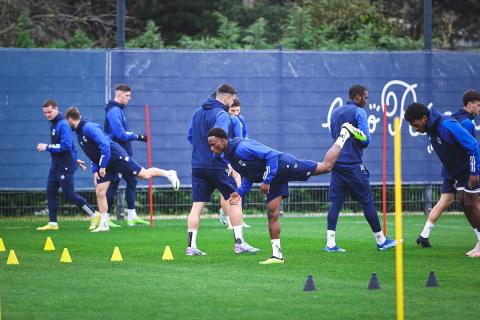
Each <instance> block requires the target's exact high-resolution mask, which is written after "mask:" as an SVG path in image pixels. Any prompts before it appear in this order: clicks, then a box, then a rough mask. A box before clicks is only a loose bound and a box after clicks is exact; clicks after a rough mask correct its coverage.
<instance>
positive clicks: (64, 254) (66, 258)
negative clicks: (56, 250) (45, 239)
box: [49, 237, 72, 263]
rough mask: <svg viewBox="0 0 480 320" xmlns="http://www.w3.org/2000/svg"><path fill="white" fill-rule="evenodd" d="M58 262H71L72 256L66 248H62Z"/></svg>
mask: <svg viewBox="0 0 480 320" xmlns="http://www.w3.org/2000/svg"><path fill="white" fill-rule="evenodd" d="M49 238H50V237H49ZM60 262H64V263H72V257H70V252H68V249H67V248H63V252H62V256H61V257H60Z"/></svg>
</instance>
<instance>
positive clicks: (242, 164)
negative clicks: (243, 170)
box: [238, 160, 247, 167]
mask: <svg viewBox="0 0 480 320" xmlns="http://www.w3.org/2000/svg"><path fill="white" fill-rule="evenodd" d="M238 164H239V165H241V166H242V167H246V166H247V164H246V163H245V162H243V161H242V160H238Z"/></svg>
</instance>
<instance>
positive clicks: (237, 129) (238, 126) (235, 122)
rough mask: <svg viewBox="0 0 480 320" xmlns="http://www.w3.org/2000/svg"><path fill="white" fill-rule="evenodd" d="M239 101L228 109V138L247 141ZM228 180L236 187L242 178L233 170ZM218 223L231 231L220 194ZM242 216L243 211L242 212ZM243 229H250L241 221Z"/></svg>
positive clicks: (243, 200) (225, 205)
mask: <svg viewBox="0 0 480 320" xmlns="http://www.w3.org/2000/svg"><path fill="white" fill-rule="evenodd" d="M240 105H241V103H240V99H238V98H235V99H234V100H233V104H232V106H231V107H230V108H228V114H229V115H230V124H229V126H228V138H229V139H233V138H237V137H239V138H245V139H248V129H247V123H246V122H245V118H244V117H243V116H241V115H240ZM229 175H230V180H231V182H232V184H233V185H234V186H236V187H238V186H240V184H241V183H242V177H240V175H239V174H238V173H237V172H235V171H234V170H231V171H230V174H229ZM220 205H221V208H220V222H221V223H222V224H225V225H227V226H228V229H233V227H232V224H231V223H230V218H229V217H228V215H226V214H225V210H223V208H225V207H227V205H228V204H227V201H226V200H225V199H224V198H223V195H221V194H220ZM241 205H242V209H244V208H245V198H243V199H242V200H241ZM242 216H243V210H242ZM243 227H244V228H250V226H249V225H248V224H246V223H245V220H243Z"/></svg>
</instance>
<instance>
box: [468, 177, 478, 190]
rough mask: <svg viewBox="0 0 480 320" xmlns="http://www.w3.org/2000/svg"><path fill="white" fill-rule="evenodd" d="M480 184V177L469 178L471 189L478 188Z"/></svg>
mask: <svg viewBox="0 0 480 320" xmlns="http://www.w3.org/2000/svg"><path fill="white" fill-rule="evenodd" d="M478 182H479V176H473V175H472V176H470V177H469V178H468V186H469V187H470V188H475V187H477V186H478Z"/></svg>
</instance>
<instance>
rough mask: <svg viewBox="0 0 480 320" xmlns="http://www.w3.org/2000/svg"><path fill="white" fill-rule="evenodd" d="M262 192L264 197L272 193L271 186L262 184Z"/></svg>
mask: <svg viewBox="0 0 480 320" xmlns="http://www.w3.org/2000/svg"><path fill="white" fill-rule="evenodd" d="M260 190H261V191H262V193H263V194H264V195H267V194H269V193H270V185H269V184H266V183H263V182H262V183H260Z"/></svg>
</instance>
